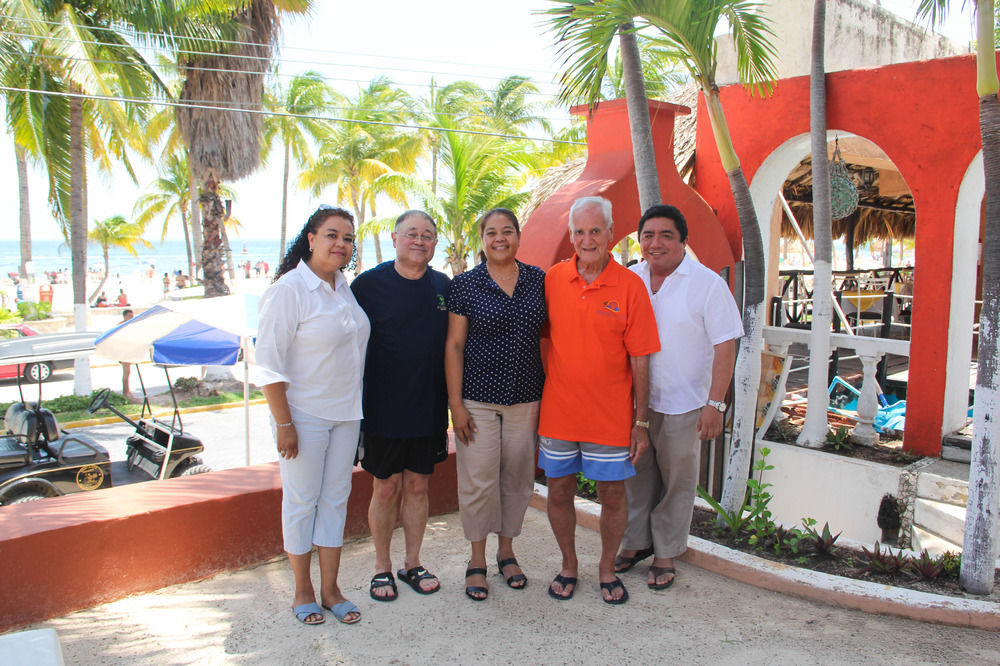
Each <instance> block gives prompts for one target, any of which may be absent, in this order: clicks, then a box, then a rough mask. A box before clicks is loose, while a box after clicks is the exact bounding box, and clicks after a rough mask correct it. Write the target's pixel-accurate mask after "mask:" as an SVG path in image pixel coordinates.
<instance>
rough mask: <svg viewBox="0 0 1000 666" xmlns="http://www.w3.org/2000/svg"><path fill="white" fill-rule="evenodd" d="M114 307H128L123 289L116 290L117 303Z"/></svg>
mask: <svg viewBox="0 0 1000 666" xmlns="http://www.w3.org/2000/svg"><path fill="white" fill-rule="evenodd" d="M115 305H117V306H119V307H122V306H125V305H128V296H126V295H125V290H124V289H119V290H118V301H117V302H116V303H115ZM130 312H131V310H130ZM122 314H124V313H122Z"/></svg>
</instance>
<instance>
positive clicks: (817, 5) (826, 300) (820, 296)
mask: <svg viewBox="0 0 1000 666" xmlns="http://www.w3.org/2000/svg"><path fill="white" fill-rule="evenodd" d="M813 1H814V4H813V39H812V70H811V72H810V75H809V123H810V126H809V127H810V139H811V144H812V169H813V183H814V186H813V238H814V241H813V242H814V254H813V270H814V273H813V275H814V279H813V302H812V323H811V330H810V336H809V353H810V356H811V358H813V359H816V360H817V361H819V362H817V363H810V364H809V380H808V381H809V396H810V398H809V402H808V404H807V405H806V418H805V421H804V422H803V424H802V432H801V433H799V437H798V440H797V443H798V444H801V445H803V446H808V447H810V448H819V447H821V446H823V444H824V443H825V442H826V441H827V440H828V438H827V427H828V426H827V424H828V419H827V409H826V408H827V406H828V404H829V395H828V393H827V391H826V384H827V380H828V378H827V373H828V368H827V364H826V363H825V362H822V361H821V359H827V358H829V357H830V324H831V321H832V318H833V299H832V293H831V291H830V285H831V284H833V263H832V258H833V218H832V213H831V211H832V195H831V191H830V162H829V161H828V159H827V152H826V143H827V141H826V65H825V64H824V62H825V61H824V58H823V56H824V48H825V44H826V0H813ZM849 441H850V440H848V439H846V438H839V439H837V440H836V441H835V442H834V443H833V445H834V448H837V449H839V448H840V446H843V445H845V444H847V443H849Z"/></svg>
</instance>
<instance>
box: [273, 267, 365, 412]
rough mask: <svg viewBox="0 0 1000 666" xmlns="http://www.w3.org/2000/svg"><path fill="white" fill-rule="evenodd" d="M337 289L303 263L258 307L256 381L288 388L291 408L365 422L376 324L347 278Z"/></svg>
mask: <svg viewBox="0 0 1000 666" xmlns="http://www.w3.org/2000/svg"><path fill="white" fill-rule="evenodd" d="M334 283H335V284H336V289H334V288H333V287H331V286H330V284H329V283H328V282H325V281H324V280H322V279H320V278H319V277H318V276H317V275H316V274H315V273H313V272H312V270H311V269H310V268H309V266H308V265H306V262H305V261H300V262H299V265H298V266H296V267H295V268H294V269H293V270H291V271H289V272H288V273H286V274H285V275H282V276H281V279H279V280H278V281H277V282H275V283H274V284H273V285H271V286H270V287H268V289H267V291H266V292H264V295H263V296H262V297H261V299H260V304H259V306H258V326H257V343H256V345H255V348H254V350H255V353H256V359H257V368H256V377H255V382H254V383H256V384H257V385H258V386H266V385H267V384H274V383H276V382H285V383H286V384H287V395H288V403H289V404H290V405H292V406H294V407H295V408H297V409H301V410H302V411H304V412H306V413H307V414H311V415H312V416H318V417H320V418H324V419H329V420H332V421H352V420H356V419H360V418H361V416H362V414H361V378H362V376H363V375H364V361H365V351H366V350H367V348H368V336H369V334H370V333H371V324H369V322H368V316H367V315H365V312H364V310H362V309H361V307H360V306H359V305H358V302H357V301H356V300H354V294H353V293H351V288H350V287H349V286H348V284H347V280H346V279H345V278H344V276H343V275H342V274H341V273H340V272H337V273H336V274H335V276H334Z"/></svg>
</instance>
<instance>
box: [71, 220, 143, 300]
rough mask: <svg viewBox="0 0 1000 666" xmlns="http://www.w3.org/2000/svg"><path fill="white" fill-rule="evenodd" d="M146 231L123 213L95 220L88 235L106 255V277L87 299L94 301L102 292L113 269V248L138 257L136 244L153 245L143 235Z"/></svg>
mask: <svg viewBox="0 0 1000 666" xmlns="http://www.w3.org/2000/svg"><path fill="white" fill-rule="evenodd" d="M144 232H145V226H144V225H142V224H138V223H135V222H129V221H128V220H126V219H125V218H124V217H122V216H121V215H112V216H111V217H106V218H104V219H103V220H97V221H95V222H94V227H93V228H92V229H91V230H90V233H89V234H88V235H87V237H88V238H89V239H90V240H92V241H94V242H95V243H97V244H98V245H100V246H101V252H102V254H103V255H104V277H103V278H101V283H100V284H99V285H97V289H95V290H94V292H93V293H92V294H91V295H90V298H88V299H87V300H88V302H90V301H93V300H94V298H96V297H97V295H98V294H100V293H101V289H102V288H103V287H104V283H105V282H107V279H108V275H109V274H110V271H111V266H110V260H109V259H110V253H111V248H113V247H117V248H119V249H122V250H125V251H126V252H128V253H129V254H131V255H132V256H133V257H137V256H139V252H138V251H137V250H136V246H142V247H145V248H151V247H153V246H152V245H151V244H150V242H149V241H148V240H146V239H145V238H143V237H142V234H143V233H144Z"/></svg>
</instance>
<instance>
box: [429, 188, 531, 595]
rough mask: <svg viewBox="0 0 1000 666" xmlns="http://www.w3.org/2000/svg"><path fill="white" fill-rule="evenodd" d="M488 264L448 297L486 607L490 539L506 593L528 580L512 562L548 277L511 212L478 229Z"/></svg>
mask: <svg viewBox="0 0 1000 666" xmlns="http://www.w3.org/2000/svg"><path fill="white" fill-rule="evenodd" d="M479 234H480V238H481V240H482V247H483V252H482V254H481V255H480V256H485V261H483V262H482V263H480V264H479V265H478V266H476V267H475V268H474V269H472V270H471V271H469V272H467V273H463V274H461V275H457V276H455V279H454V280H452V283H451V287H450V289H449V292H448V313H449V314H448V341H447V343H446V345H445V375H446V377H447V380H448V404H449V406H450V407H451V416H452V422H453V424H454V428H455V437H456V438H457V439H458V441H459V444H458V450H457V455H456V460H457V463H458V501H459V507H460V511H461V517H462V529H463V531H464V532H465V538H466V539H468V540H469V541H470V542H471V545H472V556H471V558H470V560H469V568H468V570H467V571H466V574H465V584H466V587H465V593H466V594H467V595H468V596H469V597H470V598H471V599H473V600H475V601H482V600H484V599H486V596H487V594H488V592H489V590H488V588H487V586H486V537H487V536H488V535H489V534H491V533H496V534H497V567H498V568H499V570H500V574H501V575H502V576H503V577H504V578H505V579H506V581H507V585H508V586H510V587H512V588H514V589H523V588H524V587H525V586H527V584H528V579H527V577H525V575H524V572H523V571H522V570H521V567H520V566H519V565H518V563H517V559H516V558H515V557H514V537H516V536H517V535H518V534H520V533H521V525H522V523H523V522H524V512H525V511H526V510H527V508H528V502H529V501H530V500H531V492H532V487H533V484H534V475H535V446H536V444H537V438H538V436H537V431H538V405H539V401H540V400H541V398H542V384H543V382H544V381H545V374H544V372H543V371H542V357H541V352H540V350H539V339H540V337H541V331H542V325H543V324H544V323H545V273H544V272H543V271H542V269H540V268H538V267H537V266H529V265H527V264H523V263H521V262H519V261H517V260H516V259H515V258H514V257H515V255H516V254H517V250H518V247H519V245H520V239H521V229H520V227H519V226H518V223H517V217H516V216H515V215H514V213H512V212H511V211H509V210H507V209H506V208H495V209H493V210H491V211H489V212H487V213H486V214H485V215H483V217H482V218H481V219H480V221H479Z"/></svg>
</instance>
